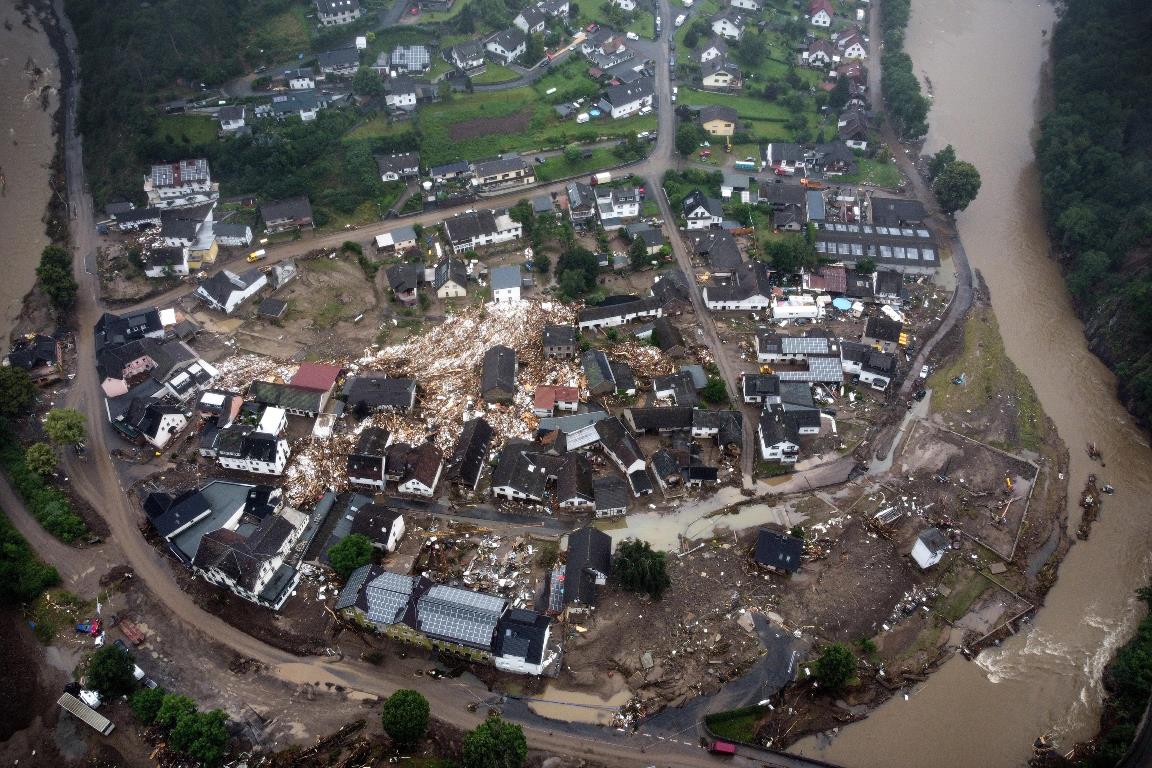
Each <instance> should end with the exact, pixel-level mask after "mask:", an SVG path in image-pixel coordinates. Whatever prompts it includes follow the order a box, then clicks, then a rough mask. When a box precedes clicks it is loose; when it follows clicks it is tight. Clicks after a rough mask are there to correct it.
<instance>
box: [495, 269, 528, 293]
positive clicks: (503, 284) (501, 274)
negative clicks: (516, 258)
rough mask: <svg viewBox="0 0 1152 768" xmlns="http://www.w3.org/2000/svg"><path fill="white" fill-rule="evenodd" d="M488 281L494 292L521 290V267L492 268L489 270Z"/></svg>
mask: <svg viewBox="0 0 1152 768" xmlns="http://www.w3.org/2000/svg"><path fill="white" fill-rule="evenodd" d="M488 280H489V282H490V283H491V285H492V290H494V291H496V290H501V289H507V288H519V287H520V286H521V278H520V267H517V266H511V267H492V269H490V270H488Z"/></svg>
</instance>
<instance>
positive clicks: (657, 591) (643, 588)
mask: <svg viewBox="0 0 1152 768" xmlns="http://www.w3.org/2000/svg"><path fill="white" fill-rule="evenodd" d="M612 575H613V576H614V577H615V578H616V580H617V581H618V582H619V583H620V586H621V588H623V589H626V590H628V591H629V592H645V593H647V594H648V595H650V596H652V597H655V598H659V597H660V596H661V595H663V594H664V590H666V589H667V588H668V587H669V585H670V584H671V583H672V581H671V579H669V577H668V564H667V561H666V554H665V553H664V552H660V551H656V550H653V549H652V545H651V544H649V543H648V542H646V541H640V540H639V539H629V540H628V541H625V542H624V543H623V544H621V545H620V546H619V547H617V548H616V557H615V558H614V559H613V561H612Z"/></svg>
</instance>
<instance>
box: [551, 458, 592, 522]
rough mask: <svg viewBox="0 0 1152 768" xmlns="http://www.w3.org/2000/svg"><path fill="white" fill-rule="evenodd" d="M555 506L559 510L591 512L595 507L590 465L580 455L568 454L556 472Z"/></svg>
mask: <svg viewBox="0 0 1152 768" xmlns="http://www.w3.org/2000/svg"><path fill="white" fill-rule="evenodd" d="M555 497H556V505H557V506H558V507H560V508H561V509H575V510H591V509H595V507H596V489H595V486H594V485H593V482H592V465H591V464H589V463H588V459H586V458H584V456H583V454H580V453H575V452H573V453H568V454H565V455H564V457H563V458H562V460H561V462H560V465H559V467H558V468H557V470H556V492H555Z"/></svg>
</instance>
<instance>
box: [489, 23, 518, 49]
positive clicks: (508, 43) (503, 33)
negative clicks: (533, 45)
mask: <svg viewBox="0 0 1152 768" xmlns="http://www.w3.org/2000/svg"><path fill="white" fill-rule="evenodd" d="M527 40H528V38H527V37H526V36H525V35H524V32H523V31H521V29H520V28H519V27H508V29H502V30H500V31H499V32H497V33H496V34H494V35H492V36H491V37H489V38H488V39H487V40H485V41H484V44H485V45H488V44H489V43H491V44H494V45H498V46H500V47H501V48H503V49H504V50H506V51H509V52H511V51H515V50H516V49H517V48H519V47H520V46H521V45H523V44H524V43H525V42H527Z"/></svg>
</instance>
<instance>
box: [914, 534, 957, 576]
mask: <svg viewBox="0 0 1152 768" xmlns="http://www.w3.org/2000/svg"><path fill="white" fill-rule="evenodd" d="M950 546H951V545H950V544H949V543H948V538H947V537H946V536H945V535H944V534H943V533H941V532H940V529H939V528H928V529H926V530H923V531H921V532H920V535H919V536H917V537H916V543H915V544H914V545H912V559H913V560H915V561H916V565H918V566H920V569H921V570H927V569H929V568H931V567H932V566H934V565H936V563H938V562H940V561H941V560H943V559H944V553H945V552H947V551H948V549H949V548H950Z"/></svg>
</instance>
